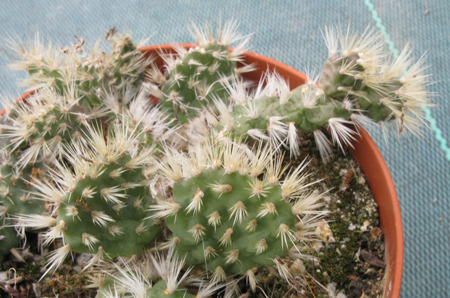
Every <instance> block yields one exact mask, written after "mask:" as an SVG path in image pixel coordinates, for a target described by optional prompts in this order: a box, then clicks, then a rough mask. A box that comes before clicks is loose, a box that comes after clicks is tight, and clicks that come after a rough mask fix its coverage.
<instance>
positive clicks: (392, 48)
mask: <svg viewBox="0 0 450 298" xmlns="http://www.w3.org/2000/svg"><path fill="white" fill-rule="evenodd" d="M364 3H365V4H366V6H367V7H368V8H369V11H370V12H371V13H372V18H373V20H374V21H375V23H376V24H377V27H378V29H380V31H381V33H382V34H383V36H384V41H385V42H386V44H387V45H388V47H389V50H390V51H391V52H392V54H393V56H394V58H397V57H398V55H399V54H398V50H397V49H396V48H395V45H394V43H393V42H392V40H391V38H390V36H389V34H388V33H387V31H386V27H384V25H383V23H382V22H381V19H380V17H379V16H378V13H377V11H376V10H375V8H374V6H373V4H372V2H370V0H364ZM422 109H423V111H424V112H425V118H426V119H427V120H428V121H429V122H430V128H431V130H433V131H434V135H435V137H436V139H437V140H438V142H439V144H440V147H441V149H442V150H443V151H444V152H445V158H446V159H447V160H448V161H450V149H449V148H448V146H447V140H446V139H445V138H444V137H443V136H442V131H441V130H440V129H439V127H438V126H437V124H436V120H435V119H434V118H433V116H432V115H431V111H430V109H429V108H427V107H424V108H422Z"/></svg>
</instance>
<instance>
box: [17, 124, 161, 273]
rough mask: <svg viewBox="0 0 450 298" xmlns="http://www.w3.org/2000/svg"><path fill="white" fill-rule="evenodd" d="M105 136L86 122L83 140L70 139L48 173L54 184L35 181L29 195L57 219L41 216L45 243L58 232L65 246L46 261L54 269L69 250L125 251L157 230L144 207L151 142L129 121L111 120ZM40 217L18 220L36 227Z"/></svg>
mask: <svg viewBox="0 0 450 298" xmlns="http://www.w3.org/2000/svg"><path fill="white" fill-rule="evenodd" d="M110 128H111V129H110V130H109V133H108V134H106V135H104V133H103V131H102V130H101V129H100V128H95V127H88V128H87V130H88V134H87V136H86V140H85V143H89V147H88V146H86V145H84V144H83V143H82V142H81V143H77V142H73V143H72V146H67V147H66V148H65V153H64V160H66V161H67V162H68V165H65V164H61V163H57V164H56V169H55V170H53V171H52V172H51V173H52V178H53V180H54V181H55V183H56V185H53V184H50V183H48V182H46V181H43V182H37V183H36V184H35V187H36V188H37V189H38V191H36V192H35V193H34V194H35V196H38V197H40V198H41V199H43V200H47V201H49V202H52V203H53V204H54V205H55V207H56V208H57V214H58V216H57V218H56V219H55V218H53V217H49V218H47V219H46V222H47V223H48V225H47V227H49V230H48V231H47V232H46V233H45V234H44V236H45V238H46V239H45V241H44V244H48V243H50V242H52V241H53V240H54V239H56V238H60V237H63V238H64V243H65V246H63V247H61V248H60V249H59V250H57V251H56V252H55V255H53V256H52V257H51V258H50V260H49V265H50V267H49V270H51V269H52V268H56V267H57V266H58V265H59V264H60V263H61V262H62V261H63V260H64V257H65V256H66V255H67V254H68V253H69V252H70V251H71V250H73V251H76V252H81V253H86V252H92V253H95V254H96V257H95V258H94V259H93V261H92V262H94V261H98V260H100V259H102V258H103V256H104V255H108V256H109V257H112V258H114V257H117V256H130V255H132V254H138V253H140V252H141V251H142V250H143V249H144V248H145V247H147V246H151V245H152V241H153V240H154V239H155V237H156V235H157V234H158V232H159V227H158V226H157V225H155V223H154V221H153V220H149V219H147V217H148V216H149V214H148V212H147V211H146V210H147V208H148V206H149V205H151V204H152V196H151V194H150V188H149V186H148V184H149V180H148V178H149V177H147V176H146V174H147V172H146V169H145V167H146V165H147V163H148V162H149V161H150V159H151V157H152V151H153V147H152V146H145V147H143V146H142V145H141V143H140V142H139V141H138V138H139V136H140V134H142V133H143V132H142V131H138V130H137V129H134V130H133V131H131V132H130V131H129V123H128V122H126V121H124V122H122V123H115V124H114V125H113V126H111V127H110ZM37 222H42V218H40V217H33V216H31V215H30V216H28V218H27V220H26V221H25V223H23V225H24V226H25V227H35V226H36V225H37Z"/></svg>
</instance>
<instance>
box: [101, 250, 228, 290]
mask: <svg viewBox="0 0 450 298" xmlns="http://www.w3.org/2000/svg"><path fill="white" fill-rule="evenodd" d="M183 266H184V260H183V259H181V260H180V259H179V257H178V255H177V254H176V253H175V252H174V250H173V249H169V250H168V251H167V252H161V251H159V252H156V253H155V252H149V251H147V252H145V253H144V254H143V255H141V256H140V257H139V258H138V259H137V260H134V261H133V262H127V261H125V260H122V261H121V262H119V263H114V264H113V266H112V269H113V271H115V272H113V271H111V272H110V273H109V275H110V276H111V277H107V278H104V279H101V280H100V282H98V281H96V283H97V284H99V283H100V284H102V285H101V286H100V288H99V294H98V295H97V296H96V298H113V297H114V298H118V297H129V295H132V296H133V297H154V298H184V297H186V298H194V297H195V298H209V297H211V295H212V294H213V293H215V292H216V291H217V290H219V289H220V288H223V285H220V284H219V285H217V284H214V283H210V282H209V281H208V280H205V279H203V278H201V277H193V276H192V272H191V269H192V268H188V269H187V270H185V271H184V272H182V271H183V270H182V269H183ZM190 275H191V276H190ZM187 286H196V287H197V288H198V291H197V294H196V295H193V294H192V293H190V291H189V290H188V289H187V288H186V287H187Z"/></svg>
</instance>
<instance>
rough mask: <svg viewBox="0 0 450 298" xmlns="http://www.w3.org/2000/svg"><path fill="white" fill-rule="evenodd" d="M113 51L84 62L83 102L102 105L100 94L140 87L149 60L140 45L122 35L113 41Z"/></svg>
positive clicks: (111, 41) (81, 86) (93, 56)
mask: <svg viewBox="0 0 450 298" xmlns="http://www.w3.org/2000/svg"><path fill="white" fill-rule="evenodd" d="M109 42H110V44H111V48H112V49H113V52H112V53H111V54H105V53H102V54H100V55H98V56H95V55H92V56H91V57H89V58H87V61H84V62H83V63H82V65H83V66H82V68H81V69H80V72H81V73H83V75H84V76H86V77H85V78H83V79H82V80H80V82H81V84H80V89H81V92H82V94H83V95H84V96H85V98H82V100H81V102H80V103H81V104H84V103H85V102H84V101H85V100H86V99H87V103H88V104H90V105H94V106H95V105H97V104H99V103H100V102H99V99H98V98H99V94H103V92H108V91H115V90H123V89H125V87H128V88H130V87H131V88H136V89H139V88H140V87H141V85H142V82H143V81H144V73H145V69H146V67H147V66H148V65H149V62H148V61H147V60H146V59H145V57H144V55H143V54H142V53H141V52H140V51H139V49H137V48H136V46H135V45H134V44H133V42H132V40H131V39H130V37H129V36H122V35H119V36H118V37H117V38H112V39H110V40H109Z"/></svg>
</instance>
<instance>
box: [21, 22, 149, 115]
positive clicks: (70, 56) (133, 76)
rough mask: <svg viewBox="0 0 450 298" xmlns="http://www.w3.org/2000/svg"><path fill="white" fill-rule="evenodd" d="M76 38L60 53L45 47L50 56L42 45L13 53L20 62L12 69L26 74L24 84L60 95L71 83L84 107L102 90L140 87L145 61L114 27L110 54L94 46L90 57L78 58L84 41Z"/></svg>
mask: <svg viewBox="0 0 450 298" xmlns="http://www.w3.org/2000/svg"><path fill="white" fill-rule="evenodd" d="M78 39H79V40H80V43H79V44H74V45H73V47H72V48H68V49H65V50H64V51H63V52H60V50H56V49H52V48H51V47H49V48H50V49H49V50H48V52H50V53H51V54H50V55H49V54H47V53H45V52H44V47H43V46H41V47H42V49H41V48H40V47H36V48H35V49H33V50H31V51H29V52H28V51H27V50H26V49H23V48H19V49H18V50H17V51H18V52H20V53H21V54H23V56H24V58H23V60H24V61H19V62H17V63H16V64H14V65H13V66H15V67H16V68H18V69H25V70H27V71H28V73H29V75H30V79H28V81H27V83H28V84H29V85H30V87H32V88H40V87H42V86H45V87H50V88H52V89H53V90H54V91H56V92H57V93H58V94H59V95H63V94H65V93H67V92H69V91H70V88H71V85H72V84H73V83H75V84H76V85H77V88H79V90H80V91H81V92H80V93H81V98H80V101H79V102H80V104H81V105H87V106H97V105H98V104H100V100H99V95H100V94H102V93H103V92H105V91H110V90H118V89H122V88H123V87H130V86H131V87H133V88H140V87H141V85H142V82H143V79H144V72H145V68H146V67H147V65H148V64H149V61H147V60H146V58H145V57H144V55H143V54H142V53H141V52H140V51H139V49H138V48H137V47H136V46H135V45H134V44H133V42H132V40H131V38H130V37H129V36H128V35H120V34H116V30H115V28H113V29H111V30H110V31H109V32H108V35H107V40H108V42H109V43H110V45H111V48H112V53H110V54H108V53H104V52H103V51H101V50H100V49H99V48H98V44H97V45H96V46H95V48H94V50H93V53H92V54H91V55H84V56H81V55H80V54H78V53H80V52H83V45H84V41H83V39H81V38H78Z"/></svg>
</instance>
